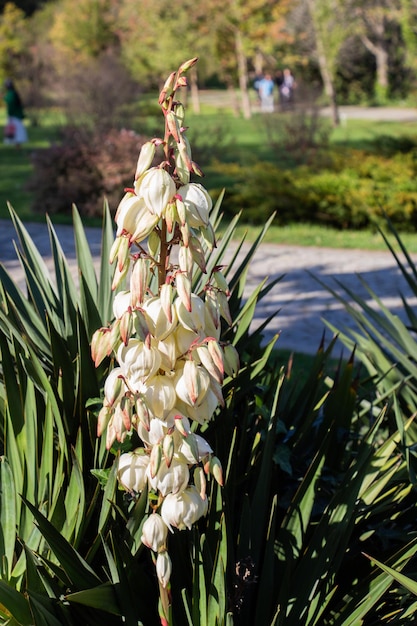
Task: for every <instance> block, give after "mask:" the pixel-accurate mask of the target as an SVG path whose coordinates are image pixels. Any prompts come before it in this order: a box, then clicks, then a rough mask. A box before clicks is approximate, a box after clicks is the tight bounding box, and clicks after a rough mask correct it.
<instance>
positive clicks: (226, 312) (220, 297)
mask: <svg viewBox="0 0 417 626" xmlns="http://www.w3.org/2000/svg"><path fill="white" fill-rule="evenodd" d="M217 301H218V303H219V310H220V314H221V316H222V317H223V318H224V319H225V320H226V322H227V323H228V324H229V326H231V325H232V324H233V320H232V316H231V315H230V309H229V302H228V300H227V296H226V294H225V293H223V291H218V292H217Z"/></svg>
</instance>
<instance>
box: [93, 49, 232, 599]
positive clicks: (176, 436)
mask: <svg viewBox="0 0 417 626" xmlns="http://www.w3.org/2000/svg"><path fill="white" fill-rule="evenodd" d="M195 61H196V59H192V60H191V61H189V62H187V63H185V64H183V65H182V66H181V67H180V68H179V70H178V71H177V72H174V73H173V74H171V76H170V77H169V78H168V80H167V81H166V84H165V86H164V88H163V90H162V92H161V95H160V99H159V103H160V105H161V108H162V111H163V113H164V116H165V136H164V138H163V139H153V140H152V141H149V142H147V143H145V144H144V146H143V147H142V150H141V152H140V155H139V159H138V163H137V168H136V174H135V178H134V183H133V188H132V189H130V190H127V191H126V194H125V196H124V197H123V199H122V200H121V202H120V204H119V207H118V209H117V212H116V216H115V220H116V224H117V231H116V237H115V241H114V244H113V247H112V250H111V254H110V257H111V258H110V262H111V263H115V266H116V267H115V273H114V280H113V289H114V290H115V291H117V293H116V295H115V298H114V306H113V312H114V322H113V324H112V325H111V326H109V327H105V328H101V329H99V330H97V331H96V333H95V334H94V336H93V340H92V355H93V359H94V361H95V364H96V366H98V365H99V364H100V363H101V362H102V360H103V359H104V358H105V357H106V356H112V355H114V357H115V360H116V362H117V365H116V366H115V367H114V368H113V369H112V370H111V371H110V373H109V375H108V377H107V379H106V381H105V386H104V401H103V406H102V408H101V410H100V413H99V417H98V435H99V436H101V435H105V436H106V445H107V448H109V449H110V448H111V447H112V446H113V445H114V443H115V442H116V441H117V442H123V441H124V440H125V439H126V437H129V436H130V435H131V434H132V433H133V431H136V433H137V435H138V436H139V438H140V440H141V442H142V443H141V446H140V447H138V448H136V449H134V450H132V451H131V452H127V453H123V454H121V455H120V457H119V459H118V480H119V483H120V484H121V485H122V487H123V488H124V489H126V491H128V492H130V493H132V494H136V493H141V492H142V491H143V490H145V489H147V490H148V491H149V493H150V494H152V497H151V498H149V503H150V506H149V509H150V513H149V516H148V517H147V519H146V521H145V522H144V524H143V529H142V542H143V543H144V544H145V545H146V546H148V547H149V548H150V549H151V550H152V551H153V552H154V553H155V554H156V557H155V558H156V572H157V575H158V579H159V582H160V584H161V585H162V587H163V588H165V587H166V586H167V584H168V582H169V578H170V574H171V561H170V557H169V554H168V551H167V535H168V530H171V531H173V529H174V528H177V529H180V530H182V529H185V528H191V526H192V525H193V524H194V523H195V522H196V521H197V520H198V519H200V518H201V517H202V516H204V515H205V514H206V512H207V509H208V501H207V496H206V475H208V474H211V475H212V476H213V477H214V478H215V480H217V482H218V483H219V484H222V483H223V475H222V468H221V464H220V461H219V459H218V458H217V457H216V456H215V455H214V454H213V450H212V449H211V447H210V445H209V444H208V442H207V441H205V439H203V438H202V437H201V436H200V435H198V434H197V433H196V425H199V424H200V425H203V424H205V423H206V422H208V421H209V420H210V419H211V418H212V416H213V414H214V412H215V410H216V409H217V407H218V406H219V405H222V404H223V402H224V400H223V394H222V384H223V379H224V376H225V375H228V376H234V375H235V374H236V372H237V370H238V367H239V359H238V355H237V352H236V350H235V348H234V347H233V346H232V345H229V344H227V345H226V344H224V343H223V342H222V341H221V339H220V337H221V327H222V319H223V320H224V321H225V322H226V323H227V324H231V323H232V320H231V318H230V312H229V306H228V296H229V290H228V286H227V282H226V280H225V277H224V275H223V274H222V271H221V268H220V267H215V268H214V269H213V271H212V272H211V274H210V276H207V280H206V282H205V285H204V289H202V292H201V293H198V294H197V293H194V292H193V276H194V272H195V268H199V270H200V271H201V272H203V273H205V274H206V273H207V268H206V258H205V256H206V251H210V250H212V249H213V247H214V246H215V236H214V231H213V227H212V225H211V222H210V211H211V208H212V202H211V199H210V196H209V194H208V193H207V191H206V190H205V189H204V187H203V186H202V185H200V184H198V183H195V182H191V180H190V176H191V174H192V173H194V174H197V175H199V174H201V172H200V169H199V167H198V166H197V165H196V163H194V162H193V160H192V157H191V149H190V146H189V143H188V141H187V139H186V137H185V128H184V124H183V121H184V108H183V106H182V105H181V103H179V102H177V101H175V100H174V95H175V94H176V91H177V89H178V88H179V87H182V86H184V85H185V84H186V80H185V77H184V72H185V71H186V70H187V69H189V67H191V66H192V64H194V63H195ZM160 147H161V148H162V149H163V159H162V161H161V163H160V164H159V165H155V158H156V152H157V150H158V148H160ZM174 252H175V254H174ZM174 257H175V259H174Z"/></svg>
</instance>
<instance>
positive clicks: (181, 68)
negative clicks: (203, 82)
mask: <svg viewBox="0 0 417 626" xmlns="http://www.w3.org/2000/svg"><path fill="white" fill-rule="evenodd" d="M197 61H198V57H193V58H192V59H188V61H184V63H182V64H181V65H180V66H179V68H178V74H183V73H184V72H187V71H188V70H189V69H190V68H192V67H193V66H194V65H195V64H196V63H197Z"/></svg>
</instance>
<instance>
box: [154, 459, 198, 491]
mask: <svg viewBox="0 0 417 626" xmlns="http://www.w3.org/2000/svg"><path fill="white" fill-rule="evenodd" d="M147 475H148V481H149V484H150V486H151V487H152V489H155V490H156V491H160V492H161V494H162V495H163V496H164V497H165V496H166V495H168V494H169V493H179V492H180V491H183V490H184V489H185V488H186V487H187V485H188V481H189V479H190V470H189V469H188V465H187V463H185V461H184V460H179V459H178V458H175V457H174V458H173V460H172V463H171V465H170V466H169V467H168V466H167V464H166V463H164V462H162V463H161V464H160V466H159V469H158V472H157V473H156V475H155V476H152V475H151V471H150V469H149V468H148V472H147Z"/></svg>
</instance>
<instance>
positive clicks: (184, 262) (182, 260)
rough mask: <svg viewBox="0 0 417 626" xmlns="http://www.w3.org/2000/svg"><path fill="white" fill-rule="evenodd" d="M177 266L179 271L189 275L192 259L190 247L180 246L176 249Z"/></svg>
mask: <svg viewBox="0 0 417 626" xmlns="http://www.w3.org/2000/svg"><path fill="white" fill-rule="evenodd" d="M178 266H179V268H180V270H181V272H184V273H185V274H187V276H189V277H191V276H192V273H193V267H194V261H193V256H192V254H191V250H190V248H186V247H185V246H180V248H179V250H178Z"/></svg>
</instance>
